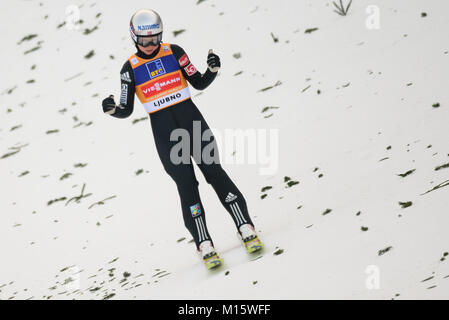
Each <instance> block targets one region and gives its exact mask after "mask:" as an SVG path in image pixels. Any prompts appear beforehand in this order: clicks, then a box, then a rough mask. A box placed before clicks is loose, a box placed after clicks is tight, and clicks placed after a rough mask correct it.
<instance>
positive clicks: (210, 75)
mask: <svg viewBox="0 0 449 320" xmlns="http://www.w3.org/2000/svg"><path fill="white" fill-rule="evenodd" d="M171 49H172V51H173V55H174V56H175V58H176V60H177V61H178V64H179V67H180V68H181V71H182V74H183V75H184V77H185V78H186V79H187V81H188V82H189V83H190V84H191V85H192V87H194V88H195V89H197V90H204V89H206V88H207V87H208V86H209V85H210V84H211V83H212V81H214V79H215V77H216V76H217V72H218V69H217V67H218V68H219V67H220V58H219V57H218V56H217V55H216V54H214V53H209V55H208V68H207V70H206V72H205V73H204V74H201V72H199V71H198V70H196V68H195V66H194V65H193V64H192V63H191V62H190V59H189V57H188V56H187V54H186V53H185V51H184V49H182V48H181V47H180V46H178V45H176V44H172V45H171ZM211 69H212V70H214V72H212V71H211Z"/></svg>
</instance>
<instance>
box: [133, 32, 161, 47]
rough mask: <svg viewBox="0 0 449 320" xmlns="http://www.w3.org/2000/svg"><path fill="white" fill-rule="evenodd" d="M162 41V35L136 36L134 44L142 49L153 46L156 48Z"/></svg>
mask: <svg viewBox="0 0 449 320" xmlns="http://www.w3.org/2000/svg"><path fill="white" fill-rule="evenodd" d="M161 40H162V33H159V34H156V35H152V36H137V41H136V43H137V44H138V45H140V46H142V47H144V48H145V47H149V46H154V47H157V46H158V45H159V43H160V42H161Z"/></svg>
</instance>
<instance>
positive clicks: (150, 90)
mask: <svg viewBox="0 0 449 320" xmlns="http://www.w3.org/2000/svg"><path fill="white" fill-rule="evenodd" d="M181 84H182V82H181V77H180V75H179V73H176V74H172V75H169V76H166V77H161V78H160V79H157V80H156V81H154V82H152V83H150V84H148V85H145V86H143V87H142V92H143V94H144V96H145V97H146V98H149V97H151V96H153V95H156V94H158V93H161V92H164V91H168V90H170V89H173V88H176V87H178V86H179V85H181Z"/></svg>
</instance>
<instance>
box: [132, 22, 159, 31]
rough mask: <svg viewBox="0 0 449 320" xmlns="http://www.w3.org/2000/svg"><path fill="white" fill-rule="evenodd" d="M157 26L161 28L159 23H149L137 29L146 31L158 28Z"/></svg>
mask: <svg viewBox="0 0 449 320" xmlns="http://www.w3.org/2000/svg"><path fill="white" fill-rule="evenodd" d="M157 28H159V24H158V23H155V24H147V25H143V26H137V30H138V31H145V30H149V29H157Z"/></svg>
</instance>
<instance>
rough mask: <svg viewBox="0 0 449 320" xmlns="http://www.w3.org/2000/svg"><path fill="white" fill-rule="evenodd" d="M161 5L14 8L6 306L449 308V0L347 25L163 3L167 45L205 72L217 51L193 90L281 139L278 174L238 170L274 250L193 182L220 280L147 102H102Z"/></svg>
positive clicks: (356, 13) (0, 164)
mask: <svg viewBox="0 0 449 320" xmlns="http://www.w3.org/2000/svg"><path fill="white" fill-rule="evenodd" d="M345 2H347V1H345ZM149 5H152V2H149V1H143V0H135V1H118V0H114V1H98V0H97V1H76V0H70V1H67V0H63V1H56V0H52V1H49V0H42V1H35V0H15V1H2V2H1V3H0V21H2V26H3V30H7V31H6V32H3V33H2V43H1V52H2V59H1V60H0V74H1V75H2V81H1V87H0V99H1V100H0V107H1V111H0V112H1V117H0V178H1V183H0V194H1V198H0V199H1V202H0V203H1V206H0V210H1V214H0V243H1V245H0V248H1V255H0V266H1V267H0V268H1V269H0V270H1V272H0V299H30V298H31V299H110V298H112V299H175V298H176V299H316V298H320V299H335V298H339V299H392V298H394V299H415V298H418V299H447V298H449V262H448V261H447V258H449V257H446V256H445V253H446V254H447V252H448V251H449V233H448V223H449V209H448V207H449V206H448V205H449V197H448V191H449V187H448V181H449V168H447V167H448V165H447V164H448V163H449V142H448V134H449V126H448V118H449V109H448V105H449V91H448V90H447V83H448V74H449V63H448V60H449V54H448V50H449V28H448V25H449V16H448V14H447V12H449V2H448V1H445V0H431V1H425V2H424V1H418V0H395V1H387V0H370V1H364V0H354V1H353V4H352V6H351V8H350V9H349V13H348V15H346V16H340V15H338V14H336V13H335V12H334V6H333V4H332V1H324V0H313V1H312V0H301V1H299V0H298V1H293V0H289V1H287V0H277V1H274V0H271V1H269V0H245V1H235V0H234V1H217V0H206V1H198V0H183V1H179V0H178V1H174V0H164V1H159V2H157V5H156V2H154V5H153V7H152V8H153V9H155V10H156V11H158V12H159V13H160V14H161V16H162V18H163V21H164V25H165V30H166V31H165V33H164V35H165V36H164V40H165V41H166V42H170V43H176V44H178V45H180V46H182V47H183V48H184V49H185V50H186V52H187V53H188V54H189V56H190V58H191V60H192V61H193V62H194V64H195V65H196V67H197V68H198V69H199V70H201V71H202V72H204V71H205V69H206V56H207V52H208V50H209V49H210V48H213V49H214V51H215V52H216V53H217V54H219V55H220V57H221V59H222V69H221V70H220V74H219V77H218V78H217V79H216V81H215V82H214V83H213V84H212V85H211V86H210V87H209V88H207V89H206V90H205V91H204V92H203V93H202V94H201V95H198V96H196V95H197V94H198V93H199V92H197V91H195V90H194V89H192V92H193V94H194V95H195V97H194V98H193V99H194V102H195V103H196V104H197V106H198V107H199V109H200V110H201V111H202V113H203V115H204V116H205V118H206V119H207V121H208V123H209V124H210V126H211V127H212V128H213V129H214V132H216V134H217V135H218V134H220V133H223V132H224V130H225V129H243V130H247V129H251V130H256V129H266V130H278V133H279V146H278V148H279V149H278V153H276V154H275V155H278V157H279V164H278V167H277V170H275V171H274V172H273V173H272V174H270V175H261V174H260V171H259V170H260V168H261V165H260V164H251V163H248V161H246V163H244V164H226V163H225V164H224V167H225V169H226V170H227V172H228V173H229V175H230V176H231V178H232V179H233V180H234V181H235V182H236V184H237V185H238V187H239V188H240V189H241V191H242V192H243V194H244V195H245V197H246V199H247V202H248V206H249V210H250V214H251V216H252V217H253V220H254V222H255V224H256V228H257V230H259V233H260V236H261V239H262V240H263V241H264V243H265V245H266V248H265V251H264V252H263V253H262V254H261V255H259V256H257V255H256V256H248V254H247V253H246V252H245V250H244V248H243V246H242V245H241V243H240V241H239V239H238V238H237V237H236V231H235V227H234V225H233V222H232V220H231V219H230V217H229V215H228V213H227V212H226V211H225V210H224V209H223V207H222V206H221V204H220V202H219V201H218V199H217V197H216V195H215V193H214V192H213V190H212V188H211V187H210V186H209V185H208V184H207V183H206V182H205V180H204V177H203V176H202V175H201V173H200V171H199V170H196V172H197V178H198V179H199V182H200V192H201V195H202V200H203V203H204V205H205V210H206V216H207V221H208V226H209V231H210V233H211V234H212V236H213V239H214V241H215V243H216V248H217V250H218V251H219V252H220V253H221V255H222V257H223V258H224V259H225V262H226V264H225V265H224V266H223V267H222V268H220V269H218V270H215V271H212V272H210V271H207V270H206V268H205V267H204V266H203V265H202V262H201V261H200V259H199V257H198V255H197V253H196V250H195V246H194V244H193V243H192V242H191V241H190V240H191V237H190V235H189V234H188V232H187V230H186V229H185V227H184V224H183V221H182V216H181V212H180V207H179V198H178V194H177V191H176V187H175V184H174V183H173V181H172V180H171V178H169V176H168V175H167V174H166V173H165V171H164V170H163V167H162V165H161V163H160V161H159V158H158V156H157V153H156V150H155V146H154V142H153V138H152V133H151V128H150V124H149V121H148V120H141V121H138V122H136V123H133V121H134V120H138V119H145V117H146V114H145V111H144V109H143V107H141V105H140V103H138V102H137V100H136V106H135V110H134V113H133V115H132V116H131V117H129V118H127V119H116V118H113V117H110V116H108V115H105V114H104V113H103V111H102V108H101V101H102V99H103V98H104V97H106V96H107V95H109V94H111V93H113V94H115V96H116V97H118V96H119V89H120V88H119V83H120V78H119V72H120V68H121V66H122V65H123V63H124V62H125V61H126V59H127V58H128V57H129V56H130V55H131V54H132V53H133V52H134V51H133V49H134V48H133V45H132V43H131V40H130V38H129V34H128V23H129V17H130V16H131V15H132V13H133V12H134V11H136V10H138V9H140V8H144V7H148V6H149ZM72 6H78V8H79V17H77V16H76V11H73V7H72ZM373 6H374V7H373ZM66 10H67V11H66ZM376 10H378V18H379V20H373V19H374V18H376ZM424 13H425V14H424ZM79 19H81V20H82V23H77V24H73V22H74V21H78V20H79ZM66 20H67V21H66ZM64 21H66V24H65V25H62V23H64ZM373 21H374V24H373ZM376 22H379V28H378V29H372V26H375V25H376ZM58 26H59V27H58ZM96 26H97V29H94V28H95V27H96ZM74 27H75V28H74ZM76 27H78V29H76ZM313 28H318V29H317V30H315V31H310V30H309V31H310V32H306V30H308V29H313ZM182 29H185V31H184V32H182V33H180V34H179V35H177V36H175V35H174V33H173V32H174V31H179V30H182ZM86 30H87V31H86ZM89 31H91V32H89ZM33 34H36V35H37V36H36V37H34V38H33V37H29V38H26V39H24V38H25V37H27V36H29V35H33ZM30 38H31V39H30ZM22 39H24V40H23V41H21V40H22ZM27 39H28V40H27ZM275 39H277V42H275ZM33 48H38V49H36V50H34V51H31V52H28V53H26V54H25V52H27V51H28V50H30V49H33ZM91 50H94V52H93V56H91V57H90V58H88V56H89V53H90V52H91ZM237 53H240V54H241V57H240V58H235V57H234V56H233V55H234V54H237ZM86 56H87V57H86ZM33 66H34V67H33ZM240 71H242V73H240V74H238V75H236V74H237V73H239V72H240ZM30 80H31V81H30ZM278 81H280V83H279V82H278ZM276 83H277V84H278V85H277V86H274V85H275V84H276ZM270 86H274V87H273V88H271V89H267V90H265V91H261V90H262V89H264V88H267V87H270ZM267 106H274V107H278V108H275V109H268V111H265V112H262V111H263V110H264V108H265V107H267ZM271 114H272V115H271ZM270 115H271V116H270ZM221 151H222V153H224V154H225V155H232V154H233V151H234V150H221ZM79 164H82V165H79ZM445 165H446V166H445ZM317 168H318V169H317ZM437 168H440V169H438V170H436V169H437ZM139 170H140V171H139ZM409 170H415V171H413V172H412V173H409V174H407V175H406V176H404V177H401V176H399V174H405V173H407V172H408V171H409ZM320 174H322V176H320ZM286 177H288V178H290V179H291V180H288V178H286ZM292 181H293V182H294V181H298V182H299V183H298V184H292V185H291V186H290V187H288V182H292ZM83 186H84V189H83ZM267 186H271V187H272V188H271V189H268V188H267V189H266V191H265V192H262V189H263V188H264V187H267ZM437 186H440V188H436V187H437ZM82 190H83V193H82ZM430 190H432V191H430ZM427 191H430V192H427ZM426 192H427V193H426ZM263 194H266V196H265V198H263V199H262V195H263ZM80 196H84V197H80ZM64 197H65V198H64ZM74 197H78V198H74ZM57 199H59V201H55V202H50V201H52V200H57ZM101 201H102V202H101ZM400 202H401V203H407V202H411V206H408V207H406V208H403V207H402V206H401V205H400ZM327 209H330V211H329V210H327ZM366 228H367V229H366ZM363 230H365V231H363ZM280 249H281V250H280ZM275 252H277V253H280V252H282V253H280V254H274V253H275Z"/></svg>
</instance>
